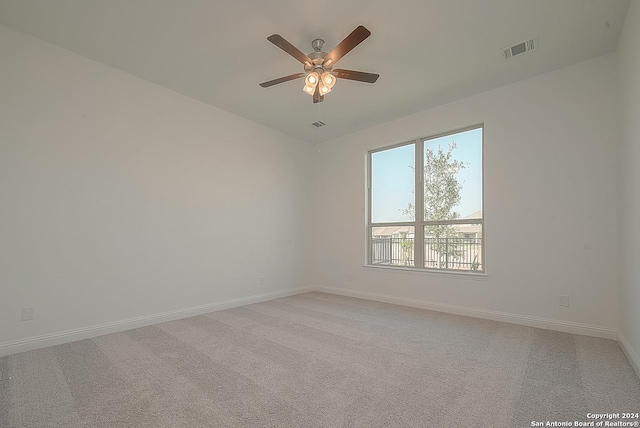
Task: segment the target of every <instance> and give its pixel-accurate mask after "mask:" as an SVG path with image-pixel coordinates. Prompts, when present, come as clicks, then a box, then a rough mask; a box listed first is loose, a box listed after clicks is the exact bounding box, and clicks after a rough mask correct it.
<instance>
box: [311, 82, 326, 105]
mask: <svg viewBox="0 0 640 428" xmlns="http://www.w3.org/2000/svg"><path fill="white" fill-rule="evenodd" d="M323 98H324V97H323V96H321V95H320V85H316V91H315V92H314V93H313V103H314V104H317V103H319V102H322V99H323Z"/></svg>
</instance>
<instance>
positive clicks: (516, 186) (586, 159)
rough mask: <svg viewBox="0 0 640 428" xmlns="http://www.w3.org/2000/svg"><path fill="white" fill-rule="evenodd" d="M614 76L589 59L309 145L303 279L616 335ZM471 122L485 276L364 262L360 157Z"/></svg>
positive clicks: (610, 64)
mask: <svg viewBox="0 0 640 428" xmlns="http://www.w3.org/2000/svg"><path fill="white" fill-rule="evenodd" d="M516 60H517V59H516ZM615 73H616V64H615V56H613V55H609V56H604V57H599V58H596V59H594V60H590V61H587V62H584V63H580V64H577V65H574V66H571V67H567V68H564V69H560V70H557V71H554V72H551V73H547V74H544V75H540V76H538V77H535V78H533V79H530V80H526V81H522V82H519V83H516V84H513V85H509V86H506V87H503V88H500V89H497V90H493V91H490V92H486V93H483V94H480V95H477V96H473V97H471V98H467V99H464V100H461V101H458V102H454V103H452V104H448V105H444V106H441V107H437V108H434V109H431V110H427V111H424V112H422V113H419V114H415V115H412V116H408V117H405V118H402V119H400V120H396V121H394V122H390V123H386V124H382V125H380V126H377V127H373V128H369V129H366V130H364V131H361V132H357V133H354V134H351V135H348V136H346V137H342V138H338V139H335V140H332V141H328V142H326V143H323V144H321V145H319V146H317V147H316V172H315V176H316V182H315V196H316V204H315V210H314V211H315V216H314V224H315V230H316V234H315V240H314V248H313V260H314V263H313V268H312V276H311V278H310V281H311V283H312V284H314V285H317V286H320V287H332V288H337V289H340V290H348V291H350V292H352V291H355V292H366V293H376V294H382V295H388V296H394V297H396V298H403V299H414V300H418V301H423V302H434V303H438V304H441V305H456V306H463V307H467V308H474V309H480V310H484V311H499V312H504V313H510V314H518V315H522V316H525V317H537V318H543V319H550V320H558V321H562V322H565V323H578V324H587V325H592V326H597V327H602V328H604V329H606V330H607V331H609V332H613V334H615V329H616V327H617V313H616V311H617V306H618V302H617V298H616V288H617V280H618V273H617V263H618V257H617V211H618V209H617V204H618V196H617V186H616V183H617V181H616V175H617V148H618V145H619V140H620V130H619V125H620V124H619V121H618V120H619V110H618V109H619V105H618V102H617V101H618V100H617V97H616V83H615ZM478 123H484V124H485V151H484V153H485V171H484V178H485V183H484V189H485V207H484V212H485V230H486V268H487V273H488V277H487V278H486V279H485V280H469V279H467V278H466V277H461V276H452V275H449V276H447V275H445V274H406V273H396V272H389V271H382V270H380V269H374V268H363V267H362V265H363V262H364V260H365V227H364V219H365V157H366V152H367V151H368V150H370V149H373V148H377V147H383V146H386V145H391V144H394V143H400V142H403V141H408V140H411V139H414V138H416V137H419V136H429V135H434V134H438V133H441V132H444V131H449V130H453V129H457V128H461V127H465V126H468V125H474V124H478ZM350 276H351V278H352V280H350ZM560 295H569V296H570V302H571V306H570V307H569V308H564V307H560V306H559V296H560ZM609 336H610V335H609Z"/></svg>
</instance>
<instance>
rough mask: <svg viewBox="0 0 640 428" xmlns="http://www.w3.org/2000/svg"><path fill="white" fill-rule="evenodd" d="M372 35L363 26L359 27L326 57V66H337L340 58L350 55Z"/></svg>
mask: <svg viewBox="0 0 640 428" xmlns="http://www.w3.org/2000/svg"><path fill="white" fill-rule="evenodd" d="M370 35H371V31H369V30H367V29H366V28H365V27H363V26H362V25H360V26H358V28H356V29H355V30H353V31H352V32H351V34H349V35H348V36H347V37H346V38H345V39H344V40H343V41H341V42H340V43H339V44H338V46H336V47H335V48H333V50H332V51H331V52H329V53H328V54H327V56H325V57H324V61H325V65H327V66H331V65H333V64H335V63H336V62H337V61H338V60H339V59H340V58H342V57H343V56H345V55H346V54H348V53H349V52H350V51H351V50H352V49H353V48H355V47H356V46H358V45H359V44H360V43H362V42H363V41H364V39H366V38H367V37H369V36H370Z"/></svg>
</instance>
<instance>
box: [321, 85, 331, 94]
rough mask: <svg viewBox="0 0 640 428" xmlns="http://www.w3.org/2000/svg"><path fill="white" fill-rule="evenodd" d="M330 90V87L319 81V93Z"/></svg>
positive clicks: (325, 92)
mask: <svg viewBox="0 0 640 428" xmlns="http://www.w3.org/2000/svg"><path fill="white" fill-rule="evenodd" d="M329 92H331V88H330V87H328V86H327V85H325V84H324V83H323V82H320V95H325V94H328V93H329Z"/></svg>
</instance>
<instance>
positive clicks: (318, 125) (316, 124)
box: [312, 121, 326, 128]
mask: <svg viewBox="0 0 640 428" xmlns="http://www.w3.org/2000/svg"><path fill="white" fill-rule="evenodd" d="M312 125H313V126H315V127H316V128H320V127H321V126H325V125H326V123H324V122H321V121H317V122H313V123H312Z"/></svg>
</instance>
